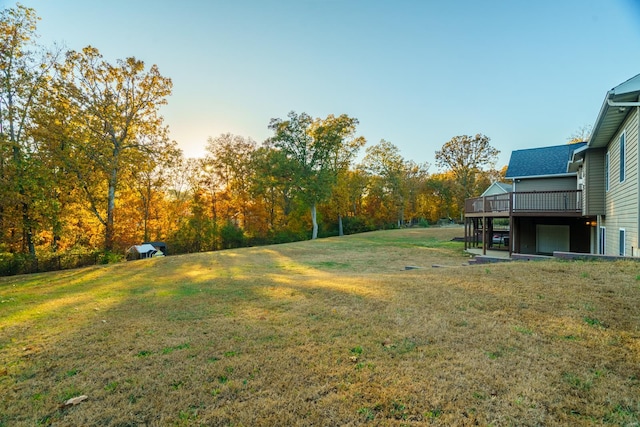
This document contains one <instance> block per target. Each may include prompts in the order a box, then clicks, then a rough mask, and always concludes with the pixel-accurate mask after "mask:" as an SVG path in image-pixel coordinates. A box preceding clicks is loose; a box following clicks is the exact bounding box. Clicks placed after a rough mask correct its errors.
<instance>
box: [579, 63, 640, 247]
mask: <svg viewBox="0 0 640 427" xmlns="http://www.w3.org/2000/svg"><path fill="white" fill-rule="evenodd" d="M639 122H640V74H639V75H637V76H635V77H632V78H631V79H629V80H627V81H625V82H623V83H621V84H619V85H618V86H616V87H614V88H613V89H611V90H610V91H608V92H607V93H606V95H605V98H604V101H603V103H602V107H601V108H600V112H599V113H598V116H597V118H596V122H595V124H594V125H593V129H592V134H591V137H590V138H589V141H588V143H587V145H586V147H584V148H583V149H582V150H579V151H577V152H575V153H574V155H573V157H572V163H571V165H570V168H571V169H572V170H576V172H577V173H578V177H579V185H580V186H581V188H582V190H583V192H584V213H585V214H586V215H589V216H591V217H594V218H595V221H594V223H595V225H596V227H597V233H596V235H595V238H594V248H593V250H592V253H596V254H601V255H611V256H632V257H637V256H639V253H638V252H639V251H638V247H639V246H640V236H639V231H638V230H639V228H640V216H639V215H638V212H639V211H640V174H639V173H638V172H639V171H638V169H639V168H640V156H639V147H638V145H639V144H638V128H639V127H640V126H639Z"/></svg>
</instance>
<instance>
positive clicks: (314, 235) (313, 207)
mask: <svg viewBox="0 0 640 427" xmlns="http://www.w3.org/2000/svg"><path fill="white" fill-rule="evenodd" d="M316 217H317V214H316V204H315V203H313V204H312V205H311V222H312V223H313V232H312V233H311V239H312V240H313V239H317V238H318V221H317V218H316Z"/></svg>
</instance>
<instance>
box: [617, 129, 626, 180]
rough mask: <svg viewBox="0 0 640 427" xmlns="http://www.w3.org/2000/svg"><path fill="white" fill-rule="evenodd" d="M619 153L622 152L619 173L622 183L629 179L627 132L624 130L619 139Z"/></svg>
mask: <svg viewBox="0 0 640 427" xmlns="http://www.w3.org/2000/svg"><path fill="white" fill-rule="evenodd" d="M618 144H619V145H620V146H619V147H618V151H619V152H620V159H619V165H620V170H619V171H618V174H619V177H620V183H623V182H625V180H626V179H627V131H626V130H624V131H622V133H621V134H620V136H619V137H618Z"/></svg>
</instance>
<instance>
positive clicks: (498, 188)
mask: <svg viewBox="0 0 640 427" xmlns="http://www.w3.org/2000/svg"><path fill="white" fill-rule="evenodd" d="M511 188H512V187H511V184H506V183H504V182H494V183H493V184H491V185H490V186H489V187H488V188H487V189H486V190H484V193H482V194H481V195H480V196H494V195H496V194H508V193H510V192H511Z"/></svg>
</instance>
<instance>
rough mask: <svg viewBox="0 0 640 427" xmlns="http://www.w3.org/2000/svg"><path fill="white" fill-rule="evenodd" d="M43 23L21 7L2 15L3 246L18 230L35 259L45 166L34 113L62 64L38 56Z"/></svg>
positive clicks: (0, 215) (0, 226)
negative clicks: (38, 146)
mask: <svg viewBox="0 0 640 427" xmlns="http://www.w3.org/2000/svg"><path fill="white" fill-rule="evenodd" d="M37 21H38V17H37V16H36V12H35V10H34V9H31V8H27V7H24V6H22V5H20V4H18V5H17V6H16V7H15V8H8V9H4V10H3V11H2V12H0V49H1V53H0V238H1V240H0V241H6V240H5V239H4V237H5V236H4V232H5V230H7V229H9V228H13V229H18V230H19V232H18V234H20V235H21V240H22V247H21V249H22V250H23V251H28V252H29V253H31V254H35V246H34V242H33V235H34V227H35V225H36V222H35V220H34V217H33V216H34V213H33V209H34V206H35V204H36V203H37V202H38V201H39V200H38V195H42V192H41V191H40V190H41V188H42V184H43V182H42V181H41V180H40V181H39V178H42V177H43V174H42V172H43V169H42V167H38V166H42V163H41V162H36V161H34V160H33V155H34V153H35V147H34V144H33V138H32V134H31V128H32V122H33V120H32V116H31V111H32V109H33V107H34V105H35V104H36V100H37V98H38V95H39V93H40V92H42V91H43V90H44V89H45V88H46V87H47V83H48V81H49V75H50V70H51V68H52V66H53V64H54V63H55V60H56V55H55V54H53V53H51V52H38V50H41V49H40V48H39V47H38V46H37V45H35V43H34V40H35V38H36V24H37ZM11 211H12V212H11ZM12 214H13V215H12ZM9 217H11V218H9Z"/></svg>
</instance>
